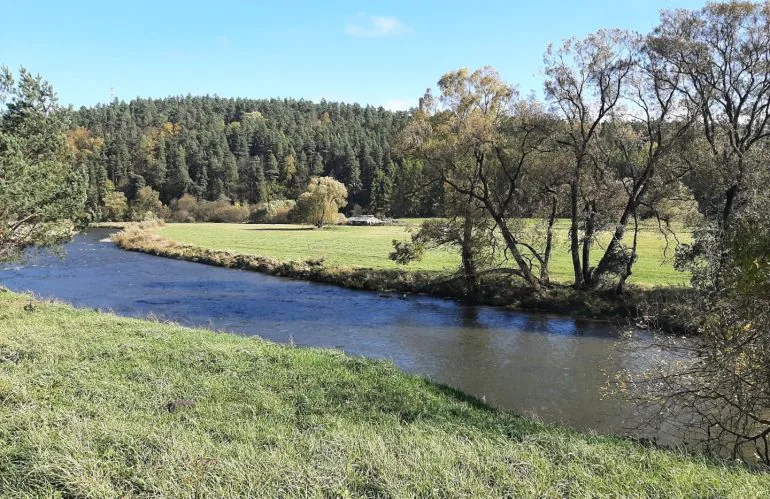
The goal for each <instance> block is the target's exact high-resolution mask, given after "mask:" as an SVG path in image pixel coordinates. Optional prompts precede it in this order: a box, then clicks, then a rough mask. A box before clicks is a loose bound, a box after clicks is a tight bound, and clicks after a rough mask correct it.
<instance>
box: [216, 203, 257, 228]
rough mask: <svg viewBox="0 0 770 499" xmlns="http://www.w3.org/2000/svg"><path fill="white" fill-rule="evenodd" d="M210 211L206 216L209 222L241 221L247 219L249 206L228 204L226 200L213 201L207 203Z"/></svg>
mask: <svg viewBox="0 0 770 499" xmlns="http://www.w3.org/2000/svg"><path fill="white" fill-rule="evenodd" d="M209 204H210V205H213V206H211V212H210V215H209V218H208V221H209V222H221V223H243V222H245V221H246V220H248V219H249V207H248V206H243V205H240V204H230V203H228V202H224V203H222V201H214V202H213V203H209Z"/></svg>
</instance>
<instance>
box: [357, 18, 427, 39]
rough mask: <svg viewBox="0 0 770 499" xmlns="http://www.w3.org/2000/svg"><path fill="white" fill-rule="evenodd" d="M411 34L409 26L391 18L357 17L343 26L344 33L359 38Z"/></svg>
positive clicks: (411, 30)
mask: <svg viewBox="0 0 770 499" xmlns="http://www.w3.org/2000/svg"><path fill="white" fill-rule="evenodd" d="M413 32H414V30H413V29H412V28H411V26H408V25H406V24H404V23H402V22H401V21H399V20H398V18H395V17H392V16H365V15H359V16H358V17H357V18H356V20H355V21H354V22H353V23H351V24H348V25H347V26H345V33H347V34H348V35H350V36H356V37H361V38H370V37H383V36H397V35H405V34H407V33H413Z"/></svg>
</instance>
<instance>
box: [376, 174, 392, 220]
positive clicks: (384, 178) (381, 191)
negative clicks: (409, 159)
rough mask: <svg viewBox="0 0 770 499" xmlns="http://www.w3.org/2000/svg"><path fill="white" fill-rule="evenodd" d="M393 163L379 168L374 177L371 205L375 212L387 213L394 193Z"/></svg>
mask: <svg viewBox="0 0 770 499" xmlns="http://www.w3.org/2000/svg"><path fill="white" fill-rule="evenodd" d="M393 170H394V166H393V164H389V165H388V166H387V167H386V168H377V170H376V171H375V173H374V178H373V179H372V188H371V192H372V195H371V207H372V210H374V212H375V213H379V214H385V215H387V214H388V213H389V212H390V202H391V198H392V195H393Z"/></svg>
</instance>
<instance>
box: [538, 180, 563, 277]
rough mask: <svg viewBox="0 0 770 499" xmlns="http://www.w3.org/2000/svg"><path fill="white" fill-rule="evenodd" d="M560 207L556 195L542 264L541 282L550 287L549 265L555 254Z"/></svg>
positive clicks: (552, 199)
mask: <svg viewBox="0 0 770 499" xmlns="http://www.w3.org/2000/svg"><path fill="white" fill-rule="evenodd" d="M558 207H559V200H558V198H557V197H556V195H554V196H553V197H552V198H551V214H550V215H549V216H548V229H547V230H546V236H545V251H544V252H543V261H542V263H541V264H540V265H541V267H540V281H541V282H542V283H543V284H545V285H548V284H549V283H550V282H551V276H550V274H549V272H548V265H549V264H550V262H551V253H552V252H553V226H554V224H555V223H556V212H557V210H558Z"/></svg>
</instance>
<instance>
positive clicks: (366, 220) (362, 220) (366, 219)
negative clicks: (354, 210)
mask: <svg viewBox="0 0 770 499" xmlns="http://www.w3.org/2000/svg"><path fill="white" fill-rule="evenodd" d="M348 225H382V220H380V219H379V218H377V217H375V216H374V215H361V216H360V217H350V218H348Z"/></svg>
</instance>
